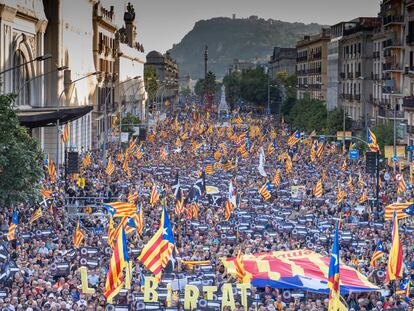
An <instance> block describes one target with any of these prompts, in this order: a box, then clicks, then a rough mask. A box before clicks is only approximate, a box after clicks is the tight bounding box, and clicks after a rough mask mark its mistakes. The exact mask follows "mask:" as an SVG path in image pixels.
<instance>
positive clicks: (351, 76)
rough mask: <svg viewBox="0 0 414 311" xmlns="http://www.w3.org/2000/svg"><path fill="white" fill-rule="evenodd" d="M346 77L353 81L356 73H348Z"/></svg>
mask: <svg viewBox="0 0 414 311" xmlns="http://www.w3.org/2000/svg"><path fill="white" fill-rule="evenodd" d="M346 76H347V79H353V78H354V73H353V72H348V73H347V75H346Z"/></svg>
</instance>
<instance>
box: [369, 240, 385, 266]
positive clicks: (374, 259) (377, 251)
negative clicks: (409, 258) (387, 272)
mask: <svg viewBox="0 0 414 311" xmlns="http://www.w3.org/2000/svg"><path fill="white" fill-rule="evenodd" d="M384 254H385V253H384V246H383V245H382V242H381V241H379V242H378V243H377V247H376V249H375V252H374V253H373V254H372V257H371V261H370V265H371V267H375V266H376V265H377V260H378V259H380V258H381V257H382V256H384Z"/></svg>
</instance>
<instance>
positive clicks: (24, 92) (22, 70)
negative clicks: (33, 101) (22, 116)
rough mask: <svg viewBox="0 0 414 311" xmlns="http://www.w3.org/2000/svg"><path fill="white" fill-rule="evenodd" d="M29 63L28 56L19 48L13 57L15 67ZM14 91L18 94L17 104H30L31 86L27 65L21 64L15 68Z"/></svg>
mask: <svg viewBox="0 0 414 311" xmlns="http://www.w3.org/2000/svg"><path fill="white" fill-rule="evenodd" d="M24 63H27V60H26V58H25V57H24V55H23V53H22V52H21V51H20V50H17V51H16V53H15V54H14V58H13V67H17V66H21V65H22V64H24ZM13 91H14V93H15V94H18V96H17V98H16V101H15V103H16V105H17V106H23V105H30V87H29V72H28V70H27V65H25V66H21V67H19V68H17V69H15V70H13Z"/></svg>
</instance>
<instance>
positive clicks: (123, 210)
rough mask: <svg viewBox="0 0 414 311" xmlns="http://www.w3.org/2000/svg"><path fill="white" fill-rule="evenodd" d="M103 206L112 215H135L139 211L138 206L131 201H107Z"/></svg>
mask: <svg viewBox="0 0 414 311" xmlns="http://www.w3.org/2000/svg"><path fill="white" fill-rule="evenodd" d="M103 206H104V208H106V209H107V211H108V212H109V213H110V214H111V215H112V217H125V216H127V217H133V216H134V215H135V214H136V213H137V207H136V206H135V204H134V203H130V202H112V203H105V204H104V205H103Z"/></svg>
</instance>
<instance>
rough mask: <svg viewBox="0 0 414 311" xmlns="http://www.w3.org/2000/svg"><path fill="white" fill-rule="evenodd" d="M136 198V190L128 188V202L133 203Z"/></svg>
mask: <svg viewBox="0 0 414 311" xmlns="http://www.w3.org/2000/svg"><path fill="white" fill-rule="evenodd" d="M137 199H138V191H135V192H133V191H132V187H131V188H130V189H129V194H128V202H131V203H134V202H135V201H136V200H137Z"/></svg>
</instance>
